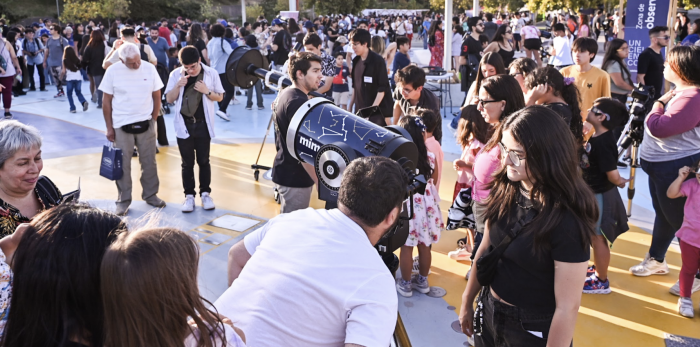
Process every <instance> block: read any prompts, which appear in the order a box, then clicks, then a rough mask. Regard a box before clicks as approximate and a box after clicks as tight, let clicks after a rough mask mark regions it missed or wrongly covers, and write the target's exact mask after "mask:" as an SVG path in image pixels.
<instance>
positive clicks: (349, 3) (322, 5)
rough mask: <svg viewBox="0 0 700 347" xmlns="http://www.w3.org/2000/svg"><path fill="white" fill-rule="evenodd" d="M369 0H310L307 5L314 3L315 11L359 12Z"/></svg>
mask: <svg viewBox="0 0 700 347" xmlns="http://www.w3.org/2000/svg"><path fill="white" fill-rule="evenodd" d="M369 2H370V0H323V1H321V0H310V1H308V2H307V6H308V7H312V6H314V5H316V13H321V14H325V13H334V14H336V13H359V12H361V11H362V10H364V9H366V8H367V6H368V5H369Z"/></svg>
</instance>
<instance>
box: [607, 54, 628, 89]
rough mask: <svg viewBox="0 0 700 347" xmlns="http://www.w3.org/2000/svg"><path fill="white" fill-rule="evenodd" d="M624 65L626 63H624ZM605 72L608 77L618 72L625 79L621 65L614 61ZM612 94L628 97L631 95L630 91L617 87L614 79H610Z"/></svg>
mask: <svg viewBox="0 0 700 347" xmlns="http://www.w3.org/2000/svg"><path fill="white" fill-rule="evenodd" d="M623 64H624V61H623ZM605 71H606V72H607V73H608V75H610V74H612V73H615V72H618V73H620V74H621V75H622V78H623V79H624V78H625V74H624V73H623V72H622V67H621V66H620V63H618V62H616V61H614V62H612V63H610V65H608V67H607V68H606V69H605ZM610 92H611V93H615V94H624V95H627V94H629V91H627V90H624V89H622V88H620V87H618V86H617V85H615V82H613V79H612V77H610Z"/></svg>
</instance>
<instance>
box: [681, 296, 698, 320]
mask: <svg viewBox="0 0 700 347" xmlns="http://www.w3.org/2000/svg"><path fill="white" fill-rule="evenodd" d="M678 313H680V315H681V316H683V317H688V318H693V317H695V311H694V310H693V300H692V299H690V298H678Z"/></svg>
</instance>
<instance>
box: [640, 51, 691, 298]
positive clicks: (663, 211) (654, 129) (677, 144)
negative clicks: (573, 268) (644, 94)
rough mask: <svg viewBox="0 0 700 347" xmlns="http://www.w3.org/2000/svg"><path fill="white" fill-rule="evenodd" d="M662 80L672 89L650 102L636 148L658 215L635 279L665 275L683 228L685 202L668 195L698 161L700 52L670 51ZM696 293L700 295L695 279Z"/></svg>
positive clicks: (674, 287)
mask: <svg viewBox="0 0 700 347" xmlns="http://www.w3.org/2000/svg"><path fill="white" fill-rule="evenodd" d="M664 78H665V79H666V80H667V81H669V82H671V83H673V84H674V85H675V86H676V89H674V90H671V91H670V92H667V93H666V94H664V95H663V96H661V97H660V98H658V99H657V100H656V101H655V102H654V105H653V106H652V108H651V112H650V113H649V114H648V115H647V117H646V119H645V120H644V123H645V127H644V141H642V145H641V147H640V156H641V164H642V169H643V170H644V172H646V173H647V175H649V191H650V193H651V201H652V203H653V206H654V212H655V213H656V216H655V217H654V230H653V232H652V238H651V246H650V247H649V253H647V254H646V256H645V257H644V260H643V261H642V262H641V263H640V264H639V265H635V266H633V267H631V268H630V272H632V274H634V275H636V276H649V275H665V274H668V273H669V269H668V265H667V264H666V259H665V257H666V251H667V250H668V247H669V246H670V245H671V241H673V238H674V236H675V234H676V232H677V231H678V229H679V228H680V227H681V225H682V224H683V218H684V213H683V207H684V205H685V200H686V199H685V198H677V199H670V198H668V196H667V195H666V192H667V190H668V187H669V186H670V185H671V183H672V182H673V181H674V180H675V179H676V178H677V177H678V170H679V169H680V168H682V167H684V166H693V165H694V164H696V163H697V162H698V161H699V160H700V147H699V146H698V144H699V143H700V112H698V109H700V47H697V46H690V47H687V46H677V47H675V48H673V49H672V50H671V51H670V52H669V53H668V60H667V61H666V63H665V64H664ZM694 289H696V291H697V290H700V283H698V280H696V285H694ZM679 291H680V289H679V287H678V283H676V285H674V286H673V287H671V290H670V292H671V293H672V294H675V295H678V293H679Z"/></svg>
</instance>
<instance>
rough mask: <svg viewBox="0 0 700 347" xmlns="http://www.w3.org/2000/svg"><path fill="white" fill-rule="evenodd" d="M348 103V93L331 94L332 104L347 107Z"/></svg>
mask: <svg viewBox="0 0 700 347" xmlns="http://www.w3.org/2000/svg"><path fill="white" fill-rule="evenodd" d="M349 101H350V92H349V91H348V92H333V103H335V104H336V106H337V105H347V104H348V102H349Z"/></svg>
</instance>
